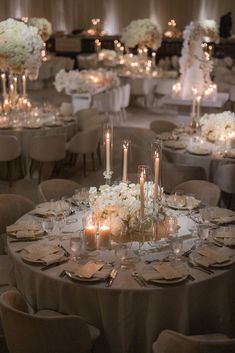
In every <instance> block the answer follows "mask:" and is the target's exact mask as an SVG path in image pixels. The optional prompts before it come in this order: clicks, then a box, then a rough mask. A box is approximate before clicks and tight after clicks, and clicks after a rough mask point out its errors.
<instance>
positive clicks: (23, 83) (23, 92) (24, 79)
mask: <svg viewBox="0 0 235 353" xmlns="http://www.w3.org/2000/svg"><path fill="white" fill-rule="evenodd" d="M22 96H23V97H25V96H26V76H25V75H22Z"/></svg>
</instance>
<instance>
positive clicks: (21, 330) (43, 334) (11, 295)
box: [0, 290, 100, 353]
mask: <svg viewBox="0 0 235 353" xmlns="http://www.w3.org/2000/svg"><path fill="white" fill-rule="evenodd" d="M0 308H1V318H2V325H3V330H4V334H5V339H6V343H7V347H8V350H9V353H39V352H40V353H89V352H92V349H93V345H94V344H95V341H96V340H97V339H98V337H99V336H100V331H99V330H98V329H97V328H96V327H94V326H92V325H89V324H88V323H86V321H85V320H84V319H83V318H81V317H79V316H75V315H58V313H56V312H54V315H53V312H52V315H50V316H46V315H40V312H38V313H37V314H36V315H35V314H31V313H30V310H29V307H28V305H27V303H26V301H25V299H24V298H23V296H22V295H21V294H20V293H19V292H18V291H16V290H9V291H6V292H4V293H3V294H2V295H1V296H0Z"/></svg>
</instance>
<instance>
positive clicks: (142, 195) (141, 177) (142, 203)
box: [140, 171, 144, 220]
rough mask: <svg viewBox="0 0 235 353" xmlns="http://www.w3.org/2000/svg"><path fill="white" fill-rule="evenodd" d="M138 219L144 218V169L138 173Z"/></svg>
mask: <svg viewBox="0 0 235 353" xmlns="http://www.w3.org/2000/svg"><path fill="white" fill-rule="evenodd" d="M140 219H141V220H143V219H144V171H142V172H141V174H140Z"/></svg>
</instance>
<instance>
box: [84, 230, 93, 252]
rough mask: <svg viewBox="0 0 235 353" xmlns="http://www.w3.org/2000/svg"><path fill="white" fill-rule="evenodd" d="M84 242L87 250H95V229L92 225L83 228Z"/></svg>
mask: <svg viewBox="0 0 235 353" xmlns="http://www.w3.org/2000/svg"><path fill="white" fill-rule="evenodd" d="M84 240H85V247H86V249H87V250H94V249H95V248H96V227H95V226H94V225H93V224H88V225H87V226H86V227H85V228H84Z"/></svg>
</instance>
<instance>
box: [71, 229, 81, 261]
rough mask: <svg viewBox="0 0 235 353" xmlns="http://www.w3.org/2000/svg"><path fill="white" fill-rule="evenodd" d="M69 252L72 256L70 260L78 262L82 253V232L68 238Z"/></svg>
mask: <svg viewBox="0 0 235 353" xmlns="http://www.w3.org/2000/svg"><path fill="white" fill-rule="evenodd" d="M69 245H70V250H71V253H72V254H73V257H72V260H73V261H76V262H78V261H79V260H80V258H81V254H82V251H83V239H82V231H79V232H76V234H75V233H74V234H73V235H72V236H71V238H70V242H69Z"/></svg>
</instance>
